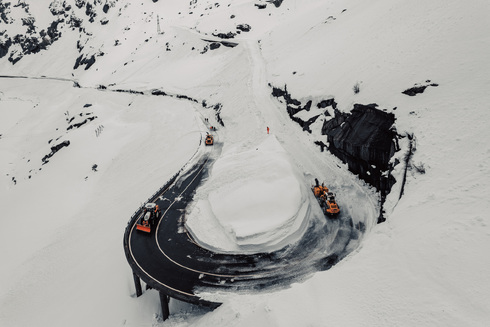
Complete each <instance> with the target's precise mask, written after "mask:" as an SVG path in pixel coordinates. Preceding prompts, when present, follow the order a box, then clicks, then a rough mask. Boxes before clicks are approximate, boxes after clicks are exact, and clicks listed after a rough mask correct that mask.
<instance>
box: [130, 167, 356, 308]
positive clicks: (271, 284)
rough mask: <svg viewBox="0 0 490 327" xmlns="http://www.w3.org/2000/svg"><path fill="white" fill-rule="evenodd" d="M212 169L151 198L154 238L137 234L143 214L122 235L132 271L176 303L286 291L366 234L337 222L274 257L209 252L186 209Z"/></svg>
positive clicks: (188, 176)
mask: <svg viewBox="0 0 490 327" xmlns="http://www.w3.org/2000/svg"><path fill="white" fill-rule="evenodd" d="M210 165H211V160H209V159H207V158H204V159H202V161H201V162H200V163H199V164H197V165H195V166H194V167H193V168H192V169H191V170H190V171H189V172H187V173H186V174H185V175H184V176H181V177H179V178H178V179H177V180H176V181H174V182H173V183H172V184H171V185H170V186H169V187H167V188H164V189H163V190H162V191H161V192H160V193H159V194H157V195H156V196H155V197H154V198H153V199H151V200H152V201H153V202H155V203H156V204H158V206H159V207H160V209H161V211H162V217H161V219H160V220H159V221H157V223H156V226H154V228H153V229H152V231H151V233H145V232H142V231H138V230H136V223H137V222H138V220H139V219H140V218H141V216H142V211H141V210H140V211H138V212H137V213H136V214H135V215H134V216H133V218H132V219H131V221H130V222H129V224H128V227H127V228H126V232H125V234H124V250H125V254H126V258H127V259H128V262H129V264H130V265H131V267H132V269H133V272H134V273H135V274H136V275H138V276H139V277H140V278H141V279H142V280H143V281H144V282H145V283H146V284H147V285H149V286H150V287H152V288H154V289H157V290H159V291H161V292H163V293H165V294H167V295H169V296H171V297H173V298H176V299H179V300H182V301H186V302H190V303H195V304H199V305H207V306H212V307H213V306H217V305H219V304H218V303H212V302H208V301H204V300H202V299H201V298H200V297H199V296H197V295H196V292H197V291H199V290H210V289H211V290H215V291H216V290H229V291H235V292H236V291H242V290H248V291H250V290H260V289H264V288H268V289H270V288H277V287H287V286H289V285H290V283H291V282H293V281H298V280H300V279H302V278H305V276H307V275H309V274H311V273H313V272H315V271H318V270H325V269H328V268H330V267H331V266H332V265H334V264H335V263H336V262H337V261H338V260H340V259H341V258H342V257H343V256H344V255H345V254H346V248H347V245H348V244H349V242H350V241H351V240H357V239H358V238H359V234H360V233H362V231H361V230H359V229H360V228H359V226H352V223H351V222H352V220H350V223H349V220H345V219H344V220H341V219H337V220H332V221H330V222H329V224H325V225H323V226H320V227H318V226H317V225H318V224H311V225H310V226H309V227H308V230H307V231H306V233H305V235H304V236H303V238H302V239H301V240H300V241H298V243H297V244H293V245H289V246H287V247H285V248H283V249H281V250H279V251H275V252H272V253H256V254H246V255H245V254H244V255H239V254H238V255H237V254H225V253H216V252H212V251H210V250H207V249H205V248H203V247H201V246H199V245H197V244H196V243H195V242H194V241H193V239H192V238H191V237H190V235H189V234H188V233H187V232H186V230H185V208H186V206H187V204H188V203H190V202H191V200H192V197H193V195H194V192H195V189H196V188H197V187H198V185H199V184H200V183H201V181H202V180H203V178H204V177H206V174H207V171H208V168H209V166H210ZM332 234H333V235H334V237H332V236H331V235H332ZM328 235H330V237H329V236H328ZM327 238H329V239H330V241H329V243H330V245H329V246H328V247H326V245H325V244H326V243H327Z"/></svg>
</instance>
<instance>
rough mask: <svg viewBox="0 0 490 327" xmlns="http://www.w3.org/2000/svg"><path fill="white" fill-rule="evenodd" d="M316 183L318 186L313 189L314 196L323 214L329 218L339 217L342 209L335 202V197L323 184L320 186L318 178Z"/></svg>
mask: <svg viewBox="0 0 490 327" xmlns="http://www.w3.org/2000/svg"><path fill="white" fill-rule="evenodd" d="M315 183H316V185H314V186H313V187H312V191H313V194H315V197H316V199H317V200H318V203H319V204H320V207H321V208H322V210H323V212H324V213H325V214H326V215H328V216H336V215H338V214H339V213H340V208H339V205H338V204H337V201H336V200H335V195H334V194H333V193H332V192H330V191H329V189H328V187H326V186H325V185H323V183H322V185H320V183H319V182H318V179H316V178H315Z"/></svg>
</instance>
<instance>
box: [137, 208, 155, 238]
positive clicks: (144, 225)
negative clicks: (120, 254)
mask: <svg viewBox="0 0 490 327" xmlns="http://www.w3.org/2000/svg"><path fill="white" fill-rule="evenodd" d="M160 215H161V211H160V209H159V208H158V205H157V204H155V203H147V204H145V208H144V209H143V215H142V217H141V218H140V220H139V222H138V223H137V224H136V229H137V230H140V231H142V232H146V233H150V232H151V229H152V228H153V226H155V223H156V220H157V219H158V218H160Z"/></svg>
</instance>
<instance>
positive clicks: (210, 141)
mask: <svg viewBox="0 0 490 327" xmlns="http://www.w3.org/2000/svg"><path fill="white" fill-rule="evenodd" d="M205 143H206V145H213V144H214V138H213V135H211V134H207V135H206V140H205Z"/></svg>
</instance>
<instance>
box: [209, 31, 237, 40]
mask: <svg viewBox="0 0 490 327" xmlns="http://www.w3.org/2000/svg"><path fill="white" fill-rule="evenodd" d="M213 35H214V36H216V37H219V38H220V39H232V38H234V37H235V35H236V34H235V33H232V32H228V33H213Z"/></svg>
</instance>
